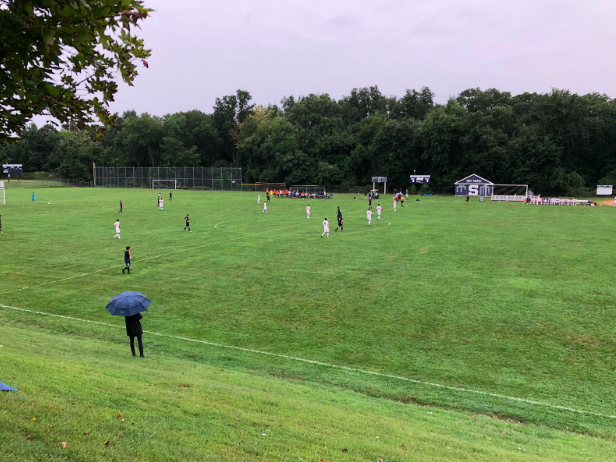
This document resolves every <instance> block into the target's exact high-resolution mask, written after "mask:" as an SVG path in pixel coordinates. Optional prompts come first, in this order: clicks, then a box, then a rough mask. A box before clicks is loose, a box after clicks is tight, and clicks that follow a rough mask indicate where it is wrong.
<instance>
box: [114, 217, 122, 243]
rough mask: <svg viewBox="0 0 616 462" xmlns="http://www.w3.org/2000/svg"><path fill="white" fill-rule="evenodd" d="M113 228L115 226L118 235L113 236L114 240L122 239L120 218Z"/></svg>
mask: <svg viewBox="0 0 616 462" xmlns="http://www.w3.org/2000/svg"><path fill="white" fill-rule="evenodd" d="M113 226H115V229H116V235H115V236H113V238H114V239H115V238H116V237H117V238H118V239H121V237H120V219H119V218H118V220H117V221H116V222H115V223H114V224H113Z"/></svg>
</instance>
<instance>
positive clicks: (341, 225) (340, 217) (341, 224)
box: [334, 215, 344, 232]
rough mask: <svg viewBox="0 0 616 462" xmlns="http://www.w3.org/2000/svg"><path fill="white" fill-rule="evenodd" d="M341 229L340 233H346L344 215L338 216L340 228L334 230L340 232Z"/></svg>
mask: <svg viewBox="0 0 616 462" xmlns="http://www.w3.org/2000/svg"><path fill="white" fill-rule="evenodd" d="M338 228H340V232H342V231H344V221H343V220H342V215H338V227H337V228H336V229H334V232H336V231H338Z"/></svg>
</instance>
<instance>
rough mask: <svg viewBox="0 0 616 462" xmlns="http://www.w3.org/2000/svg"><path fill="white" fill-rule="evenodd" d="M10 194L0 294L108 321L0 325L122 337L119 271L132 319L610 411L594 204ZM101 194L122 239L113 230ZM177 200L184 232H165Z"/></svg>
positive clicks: (422, 390) (611, 332)
mask: <svg viewBox="0 0 616 462" xmlns="http://www.w3.org/2000/svg"><path fill="white" fill-rule="evenodd" d="M29 194H30V191H26V190H19V189H9V190H8V191H7V206H6V207H4V210H3V211H2V215H3V225H4V233H3V234H2V235H1V236H0V238H1V245H2V262H3V264H2V265H0V304H4V305H10V306H15V307H20V308H26V309H31V310H35V311H44V312H47V313H52V314H57V315H65V316H73V317H76V318H80V319H85V320H92V321H102V322H108V323H111V324H114V323H115V324H116V325H118V326H119V328H118V330H117V333H116V332H112V330H111V329H110V328H107V327H105V328H103V327H100V326H96V325H91V324H87V323H84V322H81V321H76V320H66V319H64V320H63V319H57V318H47V319H42V318H43V317H41V316H32V315H28V316H26V315H25V314H24V313H21V312H16V311H12V310H8V309H4V308H1V310H2V313H3V316H4V317H5V321H4V322H5V324H10V323H15V322H18V321H22V322H23V323H24V325H27V326H29V328H34V326H37V325H39V326H41V327H40V329H44V330H46V331H48V332H54V331H58V330H59V331H62V332H65V333H66V334H67V335H79V336H83V337H90V338H96V339H98V340H99V341H100V342H101V344H103V345H104V344H106V343H107V342H113V341H115V340H114V339H115V338H116V336H117V337H121V336H122V333H121V322H122V321H121V319H112V318H110V316H109V314H108V313H107V312H106V311H105V309H104V306H105V304H106V303H107V302H108V300H109V299H110V298H111V296H113V295H114V294H116V293H118V292H122V291H124V290H138V291H141V292H144V293H145V294H147V295H148V296H149V297H150V298H151V299H152V300H153V305H152V308H151V313H150V316H148V317H147V318H146V319H145V320H144V327H145V329H147V330H149V331H153V332H158V333H161V334H167V335H175V336H181V337H185V338H190V339H197V340H205V341H210V342H217V343H221V344H224V345H231V346H238V347H244V348H250V349H255V350H261V351H266V352H271V353H276V354H281V355H288V356H294V357H300V358H307V359H311V360H316V361H321V362H324V363H333V364H336V365H340V366H348V367H351V368H356V369H361V370H365V371H370V372H376V373H381V374H387V375H396V376H403V377H408V378H411V379H415V380H418V381H421V382H436V383H441V384H445V385H450V386H454V387H462V388H466V389H472V390H478V391H485V392H488V393H495V394H499V395H504V396H510V397H518V398H522V399H525V400H530V401H540V402H543V403H549V404H554V405H559V406H564V407H568V408H574V409H578V410H584V411H589V412H594V413H598V414H604V415H614V414H616V412H615V409H616V394H615V393H614V390H613V371H614V370H615V369H616V362H615V358H616V341H615V339H616V334H615V332H616V330H615V329H616V328H615V325H614V323H613V322H610V320H612V319H614V315H615V314H616V313H615V311H616V309H615V304H614V300H615V296H616V285H614V283H613V276H612V273H613V271H611V268H613V255H614V254H616V241H615V240H613V239H610V238H609V236H610V235H611V233H612V229H613V223H614V220H615V219H616V211H615V210H614V209H613V208H611V207H601V208H599V207H595V208H588V207H538V206H534V207H533V206H524V205H522V204H511V203H508V204H507V203H490V202H485V203H482V204H480V203H478V202H471V203H470V204H465V203H464V202H463V200H461V199H459V198H453V197H436V198H422V200H421V201H420V202H415V201H409V202H407V205H406V206H405V207H404V208H402V207H398V211H397V212H396V213H395V214H394V213H393V210H392V207H391V197H384V198H383V199H382V200H381V201H380V202H381V204H382V205H383V206H384V217H383V218H384V220H383V221H381V222H377V221H376V220H373V222H372V226H371V227H370V228H368V226H367V223H366V220H365V216H366V215H365V210H366V206H367V204H366V201H364V200H363V199H360V200H357V201H354V200H353V197H352V196H350V195H340V196H338V195H337V196H336V198H335V199H334V200H327V201H325V200H318V201H310V205H311V207H312V219H311V220H310V221H309V222H308V221H307V220H306V218H305V210H304V209H305V206H306V204H307V203H308V202H304V201H299V200H288V199H273V200H272V202H271V204H270V210H269V211H270V213H269V214H268V215H263V214H261V207H260V206H258V205H257V204H256V194H255V193H231V192H211V193H203V192H192V191H176V192H175V195H174V199H173V201H172V202H169V201H166V204H165V210H164V211H162V212H159V211H158V210H157V207H156V193H155V192H152V191H150V192H148V193H146V192H145V191H143V190H105V189H94V188H92V189H45V190H43V189H41V190H38V191H37V199H38V201H39V203H38V204H31V203H30V197H29ZM164 197H165V199H167V194H166V192H164ZM119 200H123V202H124V212H125V213H124V214H123V215H122V216H120V219H121V223H122V236H123V238H122V240H121V241H118V240H117V239H116V240H114V239H113V238H112V236H113V234H115V232H114V229H113V222H114V221H115V220H116V218H118V214H117V211H118V202H119ZM48 202H50V203H51V204H50V205H48ZM338 205H339V206H340V207H341V208H342V210H343V213H344V218H345V231H344V233H342V234H341V233H340V232H338V233H333V232H332V233H331V235H330V238H329V239H326V238H323V239H322V238H321V237H320V235H321V232H322V229H321V221H322V219H323V218H324V217H327V218H329V220H330V222H331V223H335V215H334V213H335V208H336V206H338ZM186 213H190V216H191V225H192V229H193V233H191V234H189V233H188V232H186V233H184V232H182V229H183V220H182V218H183V217H184V215H185V214H186ZM332 229H333V226H332ZM126 245H130V246H131V247H132V249H133V254H134V256H135V262H134V265H133V268H134V274H132V275H131V276H130V277H128V276H123V275H122V274H121V272H120V270H121V267H122V266H123V265H122V256H123V248H124V246H126ZM76 276H77V277H76ZM23 287H26V289H24V290H20V289H21V288H23ZM118 341H119V340H118ZM121 341H122V342H126V338H125V337H124V338H123V339H122V340H121ZM145 342H146V351H147V352H148V354H149V355H150V357H152V358H156V357H158V356H161V355H162V354H161V352H162V351H166V352H168V351H173V352H174V354H176V355H178V356H182V357H184V358H186V359H190V360H192V361H195V362H197V363H205V364H211V365H214V364H219V363H220V362H221V361H222V359H221V358H222V356H221V354H222V353H225V352H228V353H229V354H228V355H227V356H225V360H224V363H225V366H224V367H225V369H229V368H233V369H235V370H237V371H252V372H253V373H257V374H272V375H277V376H281V377H294V378H300V379H304V380H309V381H313V382H316V383H324V382H325V383H330V384H332V385H336V386H339V387H340V388H342V389H350V390H356V391H361V392H363V393H366V394H370V395H372V396H376V397H388V398H392V399H394V400H401V401H405V402H409V401H415V402H420V403H426V404H432V405H438V406H442V407H450V408H455V409H458V408H461V409H467V410H470V411H472V412H482V413H487V414H492V413H494V414H498V415H502V416H506V417H510V418H514V419H517V420H521V421H527V422H534V423H539V424H544V425H547V426H551V427H557V428H561V429H565V428H567V427H568V428H570V429H574V430H576V431H587V432H591V433H592V434H595V435H606V434H607V435H613V432H614V422H615V420H614V419H610V418H606V417H601V416H595V415H593V414H579V413H575V412H570V411H566V410H561V409H556V408H551V407H548V406H539V405H535V404H532V403H527V402H519V401H514V400H507V399H503V398H499V397H494V396H488V395H480V394H473V393H465V392H459V391H455V390H451V389H443V388H437V387H433V386H431V385H428V384H420V383H411V382H408V381H400V380H397V379H392V378H387V377H383V376H376V375H370V374H365V373H359V372H352V371H348V370H341V369H334V368H325V367H322V366H317V365H315V364H310V363H299V362H294V361H290V360H288V359H285V358H280V357H271V356H266V355H259V354H251V353H248V352H233V353H231V352H230V351H229V350H225V349H221V348H213V347H208V346H204V345H199V344H195V343H190V342H186V341H180V340H174V339H171V338H168V337H156V336H153V335H146V338H145ZM6 380H7V381H8V379H6ZM17 385H19V384H17Z"/></svg>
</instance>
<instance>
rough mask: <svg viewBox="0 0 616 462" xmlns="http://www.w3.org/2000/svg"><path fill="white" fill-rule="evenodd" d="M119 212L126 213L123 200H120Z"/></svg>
mask: <svg viewBox="0 0 616 462" xmlns="http://www.w3.org/2000/svg"><path fill="white" fill-rule="evenodd" d="M118 213H124V205H122V201H120V211H119V212H118Z"/></svg>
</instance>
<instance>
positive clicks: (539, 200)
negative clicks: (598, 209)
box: [523, 196, 597, 207]
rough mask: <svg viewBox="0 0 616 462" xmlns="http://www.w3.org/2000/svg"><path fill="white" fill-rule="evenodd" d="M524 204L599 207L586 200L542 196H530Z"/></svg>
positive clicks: (524, 200)
mask: <svg viewBox="0 0 616 462" xmlns="http://www.w3.org/2000/svg"><path fill="white" fill-rule="evenodd" d="M523 202H524V203H525V204H527V205H573V206H576V205H578V204H582V205H590V206H592V207H594V206H595V205H597V204H596V203H595V202H592V201H586V200H578V199H576V198H573V199H568V198H560V197H540V196H532V197H531V196H529V197H527V198H526V199H523Z"/></svg>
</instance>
